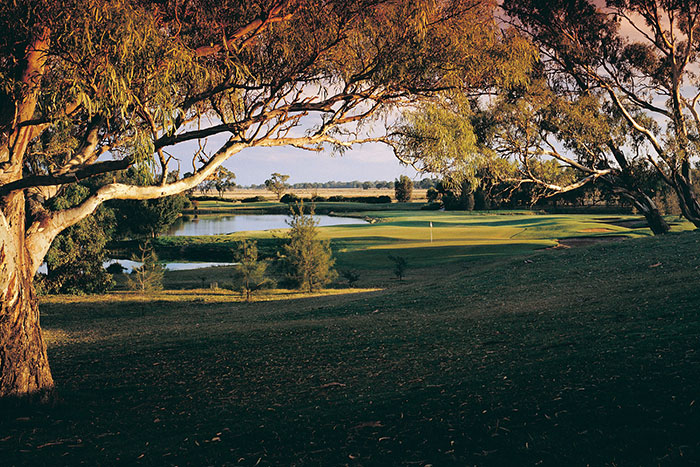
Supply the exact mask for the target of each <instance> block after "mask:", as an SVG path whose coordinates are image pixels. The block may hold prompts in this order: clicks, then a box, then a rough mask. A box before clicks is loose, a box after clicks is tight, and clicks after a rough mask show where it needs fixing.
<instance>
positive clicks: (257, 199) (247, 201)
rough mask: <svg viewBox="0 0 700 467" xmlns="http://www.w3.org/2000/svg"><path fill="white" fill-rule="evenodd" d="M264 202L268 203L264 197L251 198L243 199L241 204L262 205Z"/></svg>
mask: <svg viewBox="0 0 700 467" xmlns="http://www.w3.org/2000/svg"><path fill="white" fill-rule="evenodd" d="M263 201H267V200H266V199H265V197H264V196H260V195H257V196H251V197H249V198H243V199H242V200H241V203H262V202H263Z"/></svg>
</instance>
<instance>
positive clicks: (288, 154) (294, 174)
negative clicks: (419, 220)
mask: <svg viewBox="0 0 700 467" xmlns="http://www.w3.org/2000/svg"><path fill="white" fill-rule="evenodd" d="M227 138H228V135H218V136H215V137H211V138H209V139H208V141H207V144H206V147H205V151H206V152H215V151H216V150H217V149H219V148H220V147H221V145H223V144H224V142H225V141H226V139H227ZM196 148H197V145H196V143H194V142H190V143H183V144H180V145H178V146H176V147H175V148H173V147H171V148H169V149H170V151H169V152H171V153H172V154H174V155H176V156H179V158H180V160H181V163H182V166H181V169H180V173H185V172H187V171H191V170H192V168H191V167H190V166H189V165H188V164H190V161H191V154H194V152H195V151H196ZM223 166H224V167H226V168H227V169H229V170H231V171H233V172H234V173H235V174H236V184H237V185H243V186H247V185H251V184H255V185H260V184H262V183H264V182H265V179H267V178H270V174H272V173H273V172H279V173H282V174H287V175H289V176H290V177H289V180H288V183H303V182H328V181H332V180H335V181H339V182H349V181H353V180H360V181H365V180H370V181H374V180H388V181H393V180H394V179H396V178H399V177H400V176H401V175H407V176H408V177H410V178H412V179H421V178H424V177H427V176H428V175H417V173H416V171H415V170H414V169H413V168H411V167H405V166H403V165H401V164H400V163H399V161H398V160H397V159H396V157H395V156H394V154H393V152H392V151H391V149H390V148H389V147H388V146H386V145H384V144H379V143H372V144H364V145H356V146H353V148H352V149H350V150H347V151H346V152H345V153H344V154H343V155H342V156H339V155H334V154H332V153H331V151H330V150H328V151H324V152H313V151H304V150H302V149H297V148H293V147H261V148H249V149H244V150H243V151H241V152H239V153H238V154H236V155H234V156H233V157H231V158H230V159H229V160H227V161H226V162H224V164H223Z"/></svg>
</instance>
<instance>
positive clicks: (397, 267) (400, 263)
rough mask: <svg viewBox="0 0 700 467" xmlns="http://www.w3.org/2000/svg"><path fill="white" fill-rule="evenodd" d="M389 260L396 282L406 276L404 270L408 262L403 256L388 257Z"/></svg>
mask: <svg viewBox="0 0 700 467" xmlns="http://www.w3.org/2000/svg"><path fill="white" fill-rule="evenodd" d="M389 260H391V262H392V263H394V265H393V271H394V275H395V276H396V278H397V279H398V280H403V278H404V276H405V275H406V268H408V261H407V260H406V258H404V257H403V256H399V255H396V256H394V255H389Z"/></svg>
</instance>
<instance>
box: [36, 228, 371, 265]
mask: <svg viewBox="0 0 700 467" xmlns="http://www.w3.org/2000/svg"><path fill="white" fill-rule="evenodd" d="M314 217H315V218H316V219H317V220H318V225H319V226H321V227H326V226H331V225H348V224H366V223H367V222H366V221H365V220H364V219H359V218H354V217H335V216H325V215H317V216H314ZM288 220H289V216H287V215H284V214H235V215H234V214H205V215H200V216H198V217H192V216H183V217H180V218H179V219H177V220H176V221H175V223H173V225H172V226H170V229H168V231H167V232H166V233H165V235H172V236H175V237H186V236H206V235H224V234H229V233H233V232H245V231H253V230H270V229H286V228H288V227H289V225H288V224H287V221H288ZM114 262H119V264H121V265H122V266H124V267H125V268H126V271H125V272H127V273H128V272H131V271H132V270H133V268H134V266H140V265H141V263H138V262H134V261H130V260H124V259H119V260H115V259H110V260H109V261H106V262H105V263H104V266H105V267H107V266H109V265H110V264H111V263H114ZM231 264H233V263H203V262H202V263H194V262H193V263H177V262H167V263H163V265H164V266H165V267H166V268H167V269H168V270H170V271H185V270H188V269H200V268H209V267H212V266H230V265H231ZM39 272H40V273H42V274H46V264H42V265H41V266H40V267H39Z"/></svg>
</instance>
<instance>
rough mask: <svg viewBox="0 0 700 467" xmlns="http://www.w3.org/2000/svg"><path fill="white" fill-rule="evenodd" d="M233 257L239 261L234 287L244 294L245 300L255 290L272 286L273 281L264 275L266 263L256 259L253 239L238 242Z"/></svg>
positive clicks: (256, 248)
mask: <svg viewBox="0 0 700 467" xmlns="http://www.w3.org/2000/svg"><path fill="white" fill-rule="evenodd" d="M234 258H235V260H236V262H238V263H239V265H238V267H237V268H236V272H235V275H234V279H235V281H236V283H235V286H234V287H235V290H238V291H239V292H241V295H244V296H245V299H246V301H247V302H249V301H251V299H252V296H253V294H254V293H255V292H256V291H258V290H260V289H263V288H269V287H273V286H274V281H273V280H272V279H270V278H269V277H267V276H266V273H267V263H266V262H265V261H260V260H259V259H258V245H257V243H256V242H255V241H246V240H243V241H242V242H240V244H239V246H238V251H237V252H236V254H235V255H234Z"/></svg>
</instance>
